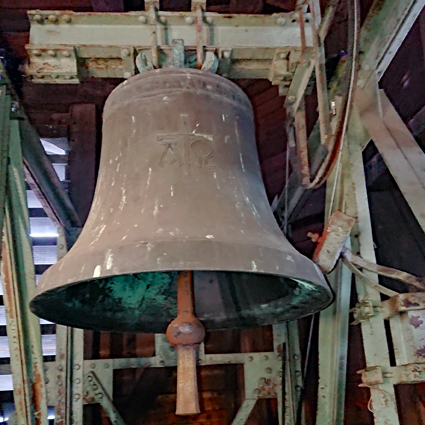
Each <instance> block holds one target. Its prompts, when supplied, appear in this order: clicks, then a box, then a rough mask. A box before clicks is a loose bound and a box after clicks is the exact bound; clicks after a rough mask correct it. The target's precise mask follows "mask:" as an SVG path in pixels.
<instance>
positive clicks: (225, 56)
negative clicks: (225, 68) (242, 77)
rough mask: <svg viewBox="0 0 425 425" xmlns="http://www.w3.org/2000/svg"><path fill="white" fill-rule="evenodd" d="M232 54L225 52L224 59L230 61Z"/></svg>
mask: <svg viewBox="0 0 425 425" xmlns="http://www.w3.org/2000/svg"><path fill="white" fill-rule="evenodd" d="M230 56H231V53H230V52H229V51H228V50H225V51H224V52H223V58H225V59H230Z"/></svg>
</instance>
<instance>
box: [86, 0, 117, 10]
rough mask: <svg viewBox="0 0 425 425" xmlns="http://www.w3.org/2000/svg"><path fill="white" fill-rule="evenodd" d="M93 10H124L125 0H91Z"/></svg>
mask: <svg viewBox="0 0 425 425" xmlns="http://www.w3.org/2000/svg"><path fill="white" fill-rule="evenodd" d="M91 4H92V7H93V12H124V0H91Z"/></svg>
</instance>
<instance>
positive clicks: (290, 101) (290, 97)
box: [288, 95, 296, 103]
mask: <svg viewBox="0 0 425 425" xmlns="http://www.w3.org/2000/svg"><path fill="white" fill-rule="evenodd" d="M295 100H296V97H295V96H294V95H291V96H288V102H289V103H294V102H295Z"/></svg>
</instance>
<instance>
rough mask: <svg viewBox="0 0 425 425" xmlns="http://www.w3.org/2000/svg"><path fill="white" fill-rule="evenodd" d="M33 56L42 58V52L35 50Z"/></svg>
mask: <svg viewBox="0 0 425 425" xmlns="http://www.w3.org/2000/svg"><path fill="white" fill-rule="evenodd" d="M32 54H33V55H34V56H41V52H40V50H33V51H32Z"/></svg>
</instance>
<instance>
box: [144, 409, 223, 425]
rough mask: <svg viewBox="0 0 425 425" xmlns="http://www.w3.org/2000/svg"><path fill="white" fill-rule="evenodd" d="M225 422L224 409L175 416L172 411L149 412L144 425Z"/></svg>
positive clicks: (219, 423) (218, 423)
mask: <svg viewBox="0 0 425 425" xmlns="http://www.w3.org/2000/svg"><path fill="white" fill-rule="evenodd" d="M225 423H226V410H215V411H212V412H203V413H201V414H200V415H195V416H176V415H175V414H173V413H167V414H152V415H151V414H149V415H148V417H147V418H146V420H145V422H144V424H146V425H172V424H176V425H177V424H178V425H201V424H202V425H223V424H225Z"/></svg>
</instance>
